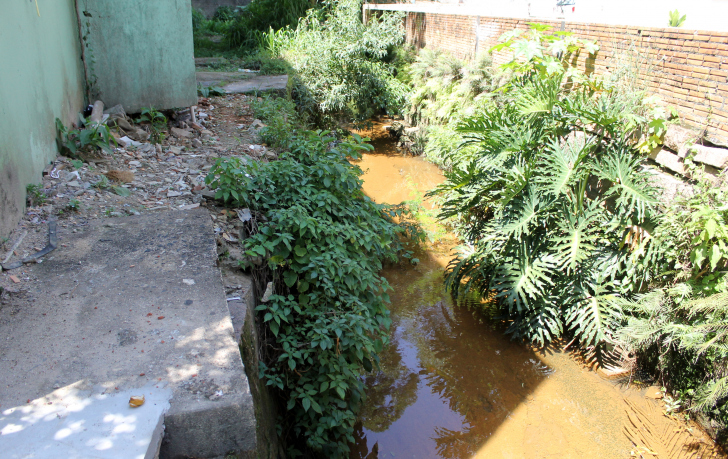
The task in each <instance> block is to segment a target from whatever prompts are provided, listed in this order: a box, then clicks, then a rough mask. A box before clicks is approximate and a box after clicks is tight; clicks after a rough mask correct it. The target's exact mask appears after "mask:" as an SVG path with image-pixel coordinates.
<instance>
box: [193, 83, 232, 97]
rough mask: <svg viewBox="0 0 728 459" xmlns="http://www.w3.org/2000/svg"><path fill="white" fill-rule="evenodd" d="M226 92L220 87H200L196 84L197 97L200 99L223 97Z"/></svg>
mask: <svg viewBox="0 0 728 459" xmlns="http://www.w3.org/2000/svg"><path fill="white" fill-rule="evenodd" d="M225 94H227V92H226V91H225V90H224V89H223V88H221V87H220V86H202V84H201V83H197V95H198V96H200V97H214V96H224V95H225Z"/></svg>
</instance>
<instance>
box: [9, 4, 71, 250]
mask: <svg viewBox="0 0 728 459" xmlns="http://www.w3.org/2000/svg"><path fill="white" fill-rule="evenodd" d="M2 3H3V5H2V13H0V237H3V236H6V235H7V234H9V232H10V231H11V230H12V229H13V228H14V225H15V224H16V223H17V221H18V219H19V218H20V216H21V214H22V212H23V209H24V207H25V186H26V185H28V184H29V183H38V182H39V181H40V173H41V171H42V170H43V168H44V167H45V165H46V164H48V162H49V161H50V160H51V159H52V158H54V157H55V156H56V154H57V149H56V145H55V138H56V133H55V118H56V117H58V118H61V119H62V120H64V122H66V124H70V123H71V122H73V121H76V119H77V113H78V112H79V111H80V110H81V109H82V108H83V103H84V97H83V81H84V79H83V66H82V63H81V58H80V52H81V50H80V45H79V38H78V21H77V17H76V11H75V8H74V1H73V0H38V3H37V5H38V9H39V10H40V17H39V16H38V13H37V11H36V2H35V1H28V0H23V1H21V0H13V1H4V2H2Z"/></svg>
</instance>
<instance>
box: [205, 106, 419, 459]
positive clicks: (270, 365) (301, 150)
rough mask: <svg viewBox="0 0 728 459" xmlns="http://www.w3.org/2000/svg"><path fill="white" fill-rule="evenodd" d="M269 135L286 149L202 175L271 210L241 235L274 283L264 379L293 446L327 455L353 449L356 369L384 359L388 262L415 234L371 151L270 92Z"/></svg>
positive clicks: (244, 202) (228, 194) (225, 163)
mask: <svg viewBox="0 0 728 459" xmlns="http://www.w3.org/2000/svg"><path fill="white" fill-rule="evenodd" d="M254 109H255V112H256V116H260V117H261V118H262V119H263V120H264V121H265V122H266V123H267V124H268V126H267V127H266V128H264V129H263V132H262V135H263V136H264V138H266V139H268V140H269V141H273V142H274V143H275V144H276V145H278V146H280V147H281V150H283V151H284V153H282V154H281V155H280V159H279V160H277V161H272V162H269V163H265V164H263V163H258V162H253V163H251V164H242V163H241V162H240V161H238V160H236V159H222V160H219V161H218V162H217V163H216V164H215V166H214V167H213V169H212V170H211V171H210V175H209V176H208V177H207V180H206V181H207V183H208V184H209V185H210V186H211V187H212V188H213V189H217V190H218V191H217V195H218V197H219V198H221V199H224V200H225V201H227V202H230V203H231V204H233V205H234V206H237V207H249V208H250V209H252V210H253V211H257V212H260V213H262V214H263V215H265V217H266V219H265V220H258V225H259V227H258V231H257V232H256V233H255V234H253V235H252V236H251V237H250V238H248V239H246V241H245V249H246V253H247V254H248V255H249V256H251V257H263V258H264V259H265V260H266V264H265V266H264V267H263V268H262V270H261V272H268V273H270V274H269V278H270V280H271V281H272V282H273V285H274V292H273V293H274V294H273V295H272V296H271V297H270V301H268V302H267V303H263V304H261V305H260V306H259V307H258V308H257V314H258V315H259V317H260V321H261V323H263V324H264V326H263V331H262V348H261V352H262V354H263V358H262V361H261V366H260V377H261V378H263V379H264V380H265V381H266V384H267V385H270V386H273V387H274V388H276V389H277V390H278V391H279V395H280V397H281V399H282V402H283V405H284V406H285V408H286V415H285V417H284V420H283V422H282V423H281V426H280V427H281V432H282V435H283V436H284V437H286V439H287V441H288V443H289V446H290V448H289V455H290V456H291V457H295V456H296V455H298V454H300V453H301V445H304V444H305V447H306V448H310V449H312V450H314V451H317V452H318V453H320V454H323V455H324V456H325V457H346V454H347V452H348V450H349V448H348V444H349V443H351V442H353V441H354V439H353V437H352V434H353V430H354V423H355V422H356V416H357V413H358V412H359V409H360V406H361V403H362V402H363V397H364V387H363V383H362V380H361V378H360V376H361V375H362V374H363V372H368V371H372V370H373V369H374V368H376V366H377V362H378V357H377V354H378V352H380V351H381V350H382V347H383V346H384V345H385V344H386V341H387V336H388V333H387V330H388V328H389V325H390V323H391V321H390V319H389V311H388V309H387V306H386V305H387V303H388V301H389V300H388V295H387V291H388V290H389V286H388V284H387V281H386V280H385V279H384V278H383V277H382V276H380V275H379V271H380V270H381V268H382V262H383V261H384V260H390V261H396V260H397V259H399V258H400V257H402V256H407V255H408V254H407V252H406V251H405V247H404V246H403V245H402V242H401V238H403V237H405V236H408V235H409V236H411V237H414V238H415V239H417V238H419V237H420V233H419V232H418V231H415V232H414V233H409V234H406V233H407V231H406V230H405V229H404V228H403V227H401V226H399V225H397V224H395V223H393V218H394V217H397V216H402V214H403V212H404V210H403V209H402V208H401V207H389V206H385V205H380V204H376V203H374V202H372V201H371V200H370V199H369V198H368V197H367V196H365V195H364V193H363V192H362V189H361V185H362V181H361V178H360V176H361V174H362V171H361V169H360V168H359V167H358V166H356V165H354V164H352V163H351V162H349V159H350V158H354V159H355V158H358V157H359V156H360V155H361V153H362V152H363V151H367V150H369V149H371V147H370V146H368V145H367V144H366V143H364V142H363V141H362V140H361V139H360V138H359V137H357V136H354V137H350V138H348V139H346V140H343V141H341V140H338V139H336V138H335V137H333V136H331V135H329V134H327V133H326V132H321V131H306V130H303V129H296V128H295V126H296V123H299V122H300V118H299V115H297V114H296V112H295V111H294V106H293V104H291V103H289V102H286V101H285V100H282V99H278V100H275V99H272V100H271V99H264V100H263V101H262V102H258V103H257V104H256V105H255V106H254Z"/></svg>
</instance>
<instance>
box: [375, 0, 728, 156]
mask: <svg viewBox="0 0 728 459" xmlns="http://www.w3.org/2000/svg"><path fill="white" fill-rule="evenodd" d="M393 7H396V9H399V10H404V11H407V16H406V18H405V27H406V30H407V38H406V39H407V43H410V44H412V45H414V46H416V47H418V48H422V47H425V46H427V47H428V48H433V49H441V50H445V51H449V52H451V53H453V54H455V55H457V56H459V57H472V56H473V55H474V54H476V53H477V52H478V51H481V50H482V51H487V50H488V49H490V48H491V47H492V46H494V45H496V44H497V43H498V41H499V40H498V39H499V37H500V36H501V35H502V34H503V33H505V32H508V31H511V30H513V29H521V30H526V29H527V28H528V27H529V25H528V23H529V22H539V23H543V24H547V25H550V26H552V27H553V30H565V31H568V32H573V33H574V34H575V35H576V36H578V37H580V38H585V39H590V40H595V41H597V42H598V43H599V45H600V50H599V52H598V53H597V54H596V56H595V57H591V56H589V55H588V53H585V52H582V53H580V55H579V56H578V59H577V65H578V66H579V67H580V68H582V69H584V70H585V71H587V72H589V73H591V72H595V73H596V74H598V75H605V74H607V73H609V72H614V71H617V70H618V69H619V68H620V66H623V65H625V64H630V65H632V67H633V69H634V70H635V71H636V72H637V74H638V76H639V78H640V79H641V82H642V83H644V84H645V86H646V87H647V90H648V92H650V93H652V94H654V95H657V96H658V97H659V98H660V99H661V100H662V102H663V103H664V104H665V105H668V106H672V107H675V108H676V109H677V111H678V112H679V114H680V118H681V120H682V122H683V123H685V124H687V125H689V126H692V127H694V128H696V129H698V130H705V133H706V134H705V137H706V138H707V140H709V141H710V142H713V143H715V144H719V145H724V146H728V32H714V31H702V30H694V29H686V28H674V27H663V28H652V27H637V26H626V25H608V24H597V23H585V22H576V21H561V20H553V19H545V18H530V19H523V18H517V17H491V16H478V15H475V16H473V15H470V13H471V12H473V11H471V10H467V9H462V10H458V9H457V8H450V9H449V10H448V11H449V12H450V13H449V14H444V13H442V12H431V11H429V10H428V9H427V8H423V7H422V5H419V4H417V5H365V7H364V9H365V12H367V14H369V13H368V12H369V11H370V10H381V9H394V8H393ZM443 11H444V10H443ZM461 13H467V14H461ZM493 58H494V62H495V63H497V64H501V63H504V62H507V61H508V60H510V58H511V56H510V54H508V53H496V54H495V55H494V56H493Z"/></svg>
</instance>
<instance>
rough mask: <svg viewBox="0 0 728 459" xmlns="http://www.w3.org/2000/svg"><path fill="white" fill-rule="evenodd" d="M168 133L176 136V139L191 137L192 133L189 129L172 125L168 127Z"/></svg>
mask: <svg viewBox="0 0 728 459" xmlns="http://www.w3.org/2000/svg"><path fill="white" fill-rule="evenodd" d="M169 132H170V134H172V135H173V136H175V137H177V138H178V139H188V138H190V137H192V133H191V132H190V131H186V130H184V129H180V128H176V127H173V128H172V129H170V131H169Z"/></svg>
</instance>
